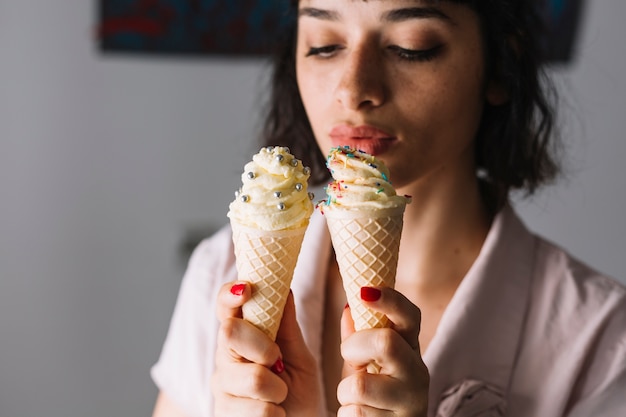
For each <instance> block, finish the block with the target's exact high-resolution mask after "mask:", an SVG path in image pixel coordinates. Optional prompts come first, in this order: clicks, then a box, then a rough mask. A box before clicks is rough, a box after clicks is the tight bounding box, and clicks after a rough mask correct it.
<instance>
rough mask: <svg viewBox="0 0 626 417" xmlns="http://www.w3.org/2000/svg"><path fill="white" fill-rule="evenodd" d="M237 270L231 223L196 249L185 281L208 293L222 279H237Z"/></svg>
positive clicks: (190, 260)
mask: <svg viewBox="0 0 626 417" xmlns="http://www.w3.org/2000/svg"><path fill="white" fill-rule="evenodd" d="M235 270H236V268H235V255H234V251H233V243H232V231H231V228H230V225H225V226H223V227H222V228H221V229H220V230H218V231H217V232H216V233H215V234H213V235H212V236H211V237H209V238H206V239H204V240H203V241H202V242H200V243H199V244H198V246H197V247H196V248H195V249H194V251H193V253H192V255H191V257H190V259H189V265H188V267H187V271H186V273H185V278H184V281H187V282H188V284H191V285H193V286H195V287H196V289H197V290H200V291H201V292H203V293H206V292H209V291H213V290H214V289H215V287H216V285H218V284H220V283H221V281H224V282H226V281H229V280H232V279H236V278H235V277H236V271H235Z"/></svg>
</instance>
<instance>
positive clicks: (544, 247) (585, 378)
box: [528, 237, 626, 397]
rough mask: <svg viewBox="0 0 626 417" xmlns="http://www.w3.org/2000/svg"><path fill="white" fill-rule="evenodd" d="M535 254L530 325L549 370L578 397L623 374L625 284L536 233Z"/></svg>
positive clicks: (625, 362)
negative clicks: (566, 381)
mask: <svg viewBox="0 0 626 417" xmlns="http://www.w3.org/2000/svg"><path fill="white" fill-rule="evenodd" d="M535 259H536V262H535V273H534V277H533V284H532V295H531V298H530V305H529V316H528V317H529V325H530V326H531V327H533V328H534V330H533V331H532V333H534V338H533V339H534V340H535V341H536V342H537V346H543V347H542V350H543V351H544V352H546V356H552V357H553V358H552V359H553V364H554V367H555V368H554V370H555V371H558V372H559V373H561V375H566V374H568V373H569V379H570V381H572V382H573V381H577V382H576V385H575V386H574V387H573V390H574V392H575V393H576V394H574V395H578V396H579V397H584V396H585V395H589V394H590V393H592V392H594V391H595V390H597V389H598V387H601V386H605V385H606V386H609V385H611V384H612V382H611V381H613V383H614V381H616V380H617V379H620V378H624V376H625V375H626V325H625V323H626V287H624V285H623V284H621V283H620V282H618V281H617V280H615V279H613V278H611V277H608V276H606V275H604V274H602V273H599V272H598V271H596V270H594V269H593V268H591V267H589V266H587V265H586V264H585V263H583V262H581V261H580V260H579V259H577V258H575V257H574V256H572V255H571V254H569V253H568V252H567V251H565V250H564V249H562V248H560V247H559V246H557V245H555V244H553V243H551V242H548V241H547V240H545V239H542V238H539V237H538V238H537V246H536V256H535ZM563 382H564V381H562V383H563Z"/></svg>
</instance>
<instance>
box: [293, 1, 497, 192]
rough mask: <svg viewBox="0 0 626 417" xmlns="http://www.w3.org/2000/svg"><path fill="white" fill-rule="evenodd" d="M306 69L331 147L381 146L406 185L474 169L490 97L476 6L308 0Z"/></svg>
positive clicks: (301, 27)
mask: <svg viewBox="0 0 626 417" xmlns="http://www.w3.org/2000/svg"><path fill="white" fill-rule="evenodd" d="M299 10H300V11H299V19H298V40H297V50H296V54H297V57H296V71H297V79H298V85H299V88H300V93H301V96H302V100H303V103H304V107H305V109H306V112H307V115H308V117H309V120H310V122H311V125H312V127H313V133H314V134H315V137H316V139H317V142H318V145H319V147H320V149H321V151H322V153H324V154H327V153H328V151H329V149H330V148H331V147H334V146H343V145H350V146H353V147H355V148H358V149H362V150H364V151H366V152H368V153H371V154H374V155H377V156H378V157H379V158H381V159H382V160H383V161H385V163H386V164H387V165H388V166H389V168H390V170H391V179H392V181H393V182H394V185H396V186H397V187H403V186H406V185H409V184H411V183H413V182H415V181H416V180H418V179H420V178H423V177H425V176H427V175H429V174H433V173H437V172H439V173H442V172H457V171H458V172H462V173H463V175H467V174H468V171H471V172H472V173H473V170H474V162H473V141H474V137H475V134H476V131H477V129H478V125H479V122H480V118H481V114H482V109H483V103H484V101H485V84H486V83H485V80H484V73H485V68H484V53H483V45H482V41H481V32H480V27H479V18H478V16H477V15H476V13H475V12H473V11H472V10H471V9H470V8H468V7H467V6H463V5H458V4H453V3H450V2H446V1H441V2H434V1H427V0H385V1H382V0H370V1H367V2H365V1H355V0H300V4H299Z"/></svg>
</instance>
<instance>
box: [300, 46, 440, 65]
mask: <svg viewBox="0 0 626 417" xmlns="http://www.w3.org/2000/svg"><path fill="white" fill-rule="evenodd" d="M442 47H443V45H437V46H435V47H434V48H430V49H423V50H422V49H420V50H414V49H406V48H402V47H400V46H397V45H391V46H389V47H387V49H388V50H390V51H392V52H393V53H395V54H396V55H397V56H398V57H399V58H400V59H402V60H405V61H409V62H427V61H431V60H433V59H434V58H436V57H437V55H438V54H439V52H440V51H441V49H442ZM341 49H343V47H341V46H339V45H325V46H320V47H311V48H309V51H308V52H307V53H306V56H307V57H310V56H318V57H319V58H322V59H328V58H332V56H333V55H334V54H335V52H337V51H339V50H341Z"/></svg>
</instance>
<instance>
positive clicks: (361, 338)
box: [341, 328, 422, 379]
mask: <svg viewBox="0 0 626 417" xmlns="http://www.w3.org/2000/svg"><path fill="white" fill-rule="evenodd" d="M341 356H342V357H343V358H344V360H345V362H346V363H347V364H348V365H349V366H350V367H351V368H353V369H356V370H361V369H363V368H366V367H367V366H368V365H369V364H370V363H372V362H373V363H375V364H376V365H378V367H379V368H381V369H380V373H381V374H384V375H393V376H394V377H396V378H399V379H409V378H410V377H411V373H413V372H415V371H416V369H417V367H418V365H421V364H422V360H421V357H420V355H419V352H417V351H415V350H413V349H412V348H411V346H409V344H408V343H407V342H406V341H405V340H404V338H402V336H401V335H400V334H399V333H398V332H397V331H395V330H394V329H391V328H381V329H368V330H362V331H359V332H356V333H354V334H353V335H352V336H350V337H348V338H347V339H346V340H344V341H343V343H342V344H341Z"/></svg>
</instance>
